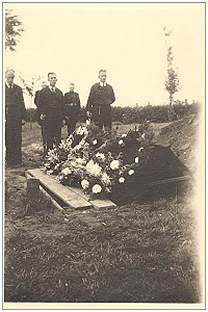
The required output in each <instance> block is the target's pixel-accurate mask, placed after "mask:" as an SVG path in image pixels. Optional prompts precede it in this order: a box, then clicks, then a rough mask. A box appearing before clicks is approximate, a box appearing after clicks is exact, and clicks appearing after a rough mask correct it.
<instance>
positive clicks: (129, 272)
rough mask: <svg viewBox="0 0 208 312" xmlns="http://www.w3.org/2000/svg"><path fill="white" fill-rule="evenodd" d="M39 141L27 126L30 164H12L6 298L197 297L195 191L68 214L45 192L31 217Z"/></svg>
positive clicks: (8, 177) (150, 299)
mask: <svg viewBox="0 0 208 312" xmlns="http://www.w3.org/2000/svg"><path fill="white" fill-rule="evenodd" d="M131 126H133V125H131ZM131 126H129V125H126V126H119V129H118V131H120V132H124V131H126V129H128V128H129V127H131ZM163 126H164V125H163ZM161 127H162V126H161V125H157V126H155V131H159V130H158V129H160V128H161ZM64 135H65V134H64ZM40 142H41V136H40V129H39V128H38V126H37V125H35V124H33V125H32V129H30V127H29V125H28V124H27V125H25V126H24V129H23V152H24V155H23V160H24V163H23V167H22V168H19V169H6V181H7V184H6V207H5V301H10V302H17V301H18V302H23V301H25V302H183V303H192V302H198V301H199V297H200V293H199V278H198V263H197V257H196V251H195V250H196V243H197V242H196V241H195V236H194V233H195V226H194V225H195V222H194V217H193V211H192V209H191V208H190V207H191V199H190V198H191V196H190V194H191V189H190V188H189V190H187V189H185V190H183V192H180V193H179V194H176V193H172V194H169V195H170V196H167V195H162V194H161V195H160V198H157V200H156V199H154V200H153V199H151V200H150V197H152V196H149V198H146V199H143V200H142V201H139V202H137V201H135V202H132V203H130V204H127V205H124V206H121V207H118V208H116V209H110V210H109V209H108V210H102V211H97V210H88V211H79V212H78V211H71V216H70V219H69V220H64V219H63V217H62V215H60V213H59V212H58V211H56V210H55V209H54V208H53V207H51V206H50V205H49V203H48V202H47V201H46V200H45V199H44V198H39V199H37V203H36V204H37V207H38V211H37V212H36V213H34V214H32V215H27V214H26V213H25V212H26V209H25V206H26V198H25V177H24V172H25V169H27V168H30V167H34V166H37V165H39V164H40V163H41V160H40V157H39V155H36V154H33V153H32V152H31V150H30V145H31V144H33V143H40ZM150 195H151V194H150Z"/></svg>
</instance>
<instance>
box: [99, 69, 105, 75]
mask: <svg viewBox="0 0 208 312" xmlns="http://www.w3.org/2000/svg"><path fill="white" fill-rule="evenodd" d="M102 72H105V73H106V72H107V70H106V69H100V70H99V72H98V74H100V73H102Z"/></svg>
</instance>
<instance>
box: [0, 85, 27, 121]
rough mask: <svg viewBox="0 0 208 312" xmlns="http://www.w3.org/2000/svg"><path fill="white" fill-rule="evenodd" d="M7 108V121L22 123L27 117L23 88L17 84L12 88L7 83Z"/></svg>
mask: <svg viewBox="0 0 208 312" xmlns="http://www.w3.org/2000/svg"><path fill="white" fill-rule="evenodd" d="M5 110H6V111H5V117H6V122H11V125H12V124H22V120H23V119H26V108H25V103H24V98H23V92H22V88H20V87H19V86H18V85H16V84H13V86H12V88H9V87H8V86H7V84H5Z"/></svg>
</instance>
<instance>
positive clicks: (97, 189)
mask: <svg viewBox="0 0 208 312" xmlns="http://www.w3.org/2000/svg"><path fill="white" fill-rule="evenodd" d="M101 191H102V187H101V186H100V185H99V184H95V185H93V187H92V192H93V193H94V194H98V193H100V192H101Z"/></svg>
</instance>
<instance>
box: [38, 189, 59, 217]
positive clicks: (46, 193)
mask: <svg viewBox="0 0 208 312" xmlns="http://www.w3.org/2000/svg"><path fill="white" fill-rule="evenodd" d="M40 191H41V192H42V194H43V195H44V196H45V197H46V198H47V199H48V200H49V201H50V202H51V203H52V205H53V206H54V207H56V208H57V209H58V210H60V211H62V212H63V211H64V208H63V207H61V206H60V205H59V204H58V203H57V202H56V201H55V200H54V199H53V198H52V196H50V195H49V194H48V192H47V191H46V190H45V189H44V188H43V187H42V186H41V185H40Z"/></svg>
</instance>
